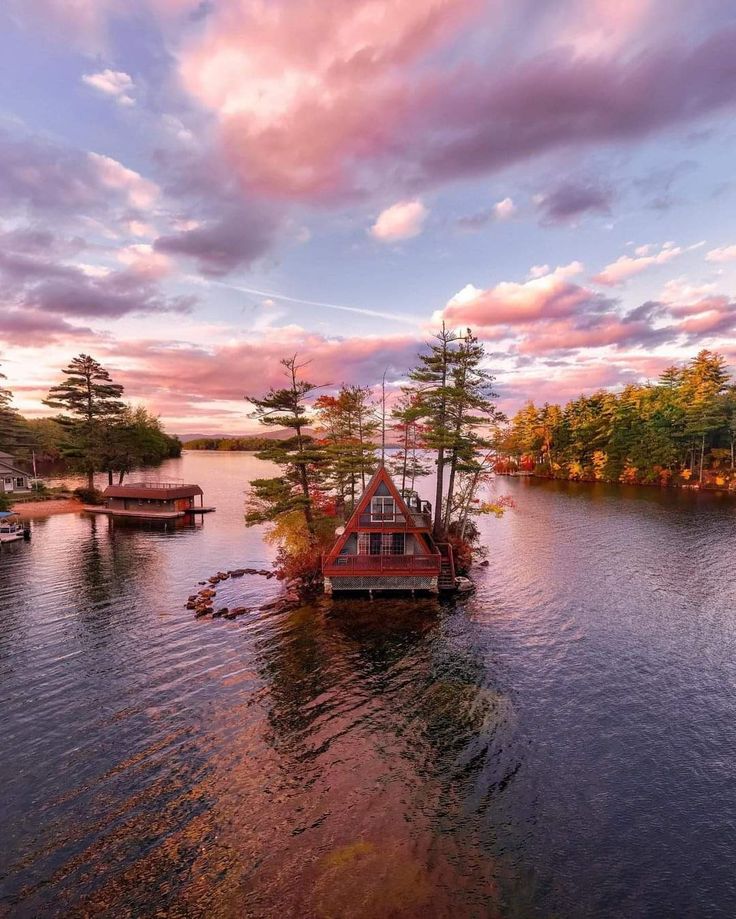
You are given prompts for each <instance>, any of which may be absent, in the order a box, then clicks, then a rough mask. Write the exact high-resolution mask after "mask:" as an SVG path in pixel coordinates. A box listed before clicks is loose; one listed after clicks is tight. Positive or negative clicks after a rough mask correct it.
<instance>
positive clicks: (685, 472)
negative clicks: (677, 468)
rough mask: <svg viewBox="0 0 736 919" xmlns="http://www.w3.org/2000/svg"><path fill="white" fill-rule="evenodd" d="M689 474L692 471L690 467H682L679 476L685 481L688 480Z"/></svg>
mask: <svg viewBox="0 0 736 919" xmlns="http://www.w3.org/2000/svg"><path fill="white" fill-rule="evenodd" d="M691 476H692V471H691V470H690V469H683V470H682V472H681V473H680V478H682V479H685V481H686V482H687V481H689V479H690V477H691Z"/></svg>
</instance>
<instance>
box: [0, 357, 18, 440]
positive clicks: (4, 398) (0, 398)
mask: <svg viewBox="0 0 736 919" xmlns="http://www.w3.org/2000/svg"><path fill="white" fill-rule="evenodd" d="M4 379H6V377H5V374H3V373H0V380H4ZM21 437H22V419H21V417H20V415H19V414H18V412H17V411H16V409H15V408H14V406H13V393H12V392H11V391H10V390H9V389H6V388H5V387H4V386H2V385H1V384H0V451H3V452H5V453H12V452H13V450H14V449H15V447H17V446H18V442H19V440H20V439H21Z"/></svg>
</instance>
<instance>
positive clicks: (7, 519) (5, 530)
mask: <svg viewBox="0 0 736 919" xmlns="http://www.w3.org/2000/svg"><path fill="white" fill-rule="evenodd" d="M30 538H31V529H30V527H29V526H28V525H27V524H26V523H24V522H23V520H22V519H21V517H20V515H19V514H16V513H14V512H13V511H0V543H3V542H15V541H16V540H17V539H30Z"/></svg>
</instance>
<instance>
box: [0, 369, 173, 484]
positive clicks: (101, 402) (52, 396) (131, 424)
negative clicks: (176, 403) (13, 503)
mask: <svg viewBox="0 0 736 919" xmlns="http://www.w3.org/2000/svg"><path fill="white" fill-rule="evenodd" d="M61 372H62V374H63V375H64V377H63V379H62V380H61V381H60V382H59V383H58V384H57V385H56V386H53V387H51V389H50V391H49V394H48V397H47V398H46V399H45V400H44V404H45V405H47V406H49V407H50V408H53V409H56V410H57V411H58V414H57V415H56V416H55V417H53V418H41V419H26V418H23V416H22V415H20V413H19V412H18V411H17V410H16V409H15V408H14V407H13V396H12V393H11V392H10V390H8V389H7V388H5V387H0V450H1V451H4V452H7V453H11V454H13V455H14V456H16V457H17V458H19V459H20V460H23V459H26V460H27V459H28V458H29V457H30V455H31V454H32V453H33V454H35V456H36V459H37V460H40V461H44V460H46V461H49V462H54V463H56V462H60V463H62V464H63V466H64V468H66V469H68V470H69V471H70V472H81V473H83V474H85V475H86V476H87V481H88V487H89V488H90V489H93V488H94V475H95V473H96V472H106V473H107V475H108V481H109V482H110V483H111V484H112V482H113V481H114V479H115V478H117V480H118V482H122V481H123V479H124V477H125V475H126V474H127V473H129V472H131V471H132V470H133V469H137V468H139V467H141V466H150V465H157V464H158V463H161V462H162V461H163V460H164V459H167V458H169V457H175V456H179V455H180V454H181V443H180V441H179V440H178V438H176V437H171V436H169V435H168V434H166V433H165V431H164V430H163V428H162V427H161V422H160V421H159V419H158V418H157V417H155V416H154V415H151V414H150V413H149V412H148V411H147V410H146V409H145V408H144V407H143V406H131V405H128V404H126V403H125V402H124V401H123V398H122V397H123V393H124V388H123V386H121V385H120V384H118V383H115V382H114V381H113V379H112V378H111V376H110V374H109V372H108V371H107V370H106V369H105V368H104V367H102V366H101V365H100V364H99V363H98V362H97V361H96V360H94V358H92V357H90V356H89V355H86V354H80V355H79V356H78V357H75V358H74V359H73V360H72V361H71V362H70V363H69V365H68V366H67V367H65V368H63V369H62V371H61ZM0 376H2V375H0ZM2 379H5V378H4V377H2Z"/></svg>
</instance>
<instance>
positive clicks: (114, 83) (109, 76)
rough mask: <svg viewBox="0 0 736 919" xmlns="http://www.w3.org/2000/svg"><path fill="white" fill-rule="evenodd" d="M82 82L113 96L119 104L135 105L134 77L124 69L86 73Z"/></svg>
mask: <svg viewBox="0 0 736 919" xmlns="http://www.w3.org/2000/svg"><path fill="white" fill-rule="evenodd" d="M82 82H83V83H85V84H86V85H87V86H91V87H92V89H96V90H97V91H98V92H101V93H103V94H104V95H106V96H112V97H113V98H114V99H115V101H116V102H117V103H118V105H123V106H132V105H135V99H134V98H133V92H134V90H135V84H134V83H133V78H132V77H131V76H130V75H129V74H127V73H125V72H124V71H122V70H101V71H100V72H99V73H85V74H84V75H83V76H82Z"/></svg>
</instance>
